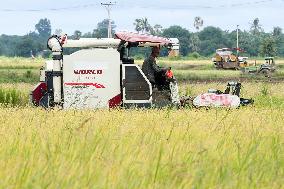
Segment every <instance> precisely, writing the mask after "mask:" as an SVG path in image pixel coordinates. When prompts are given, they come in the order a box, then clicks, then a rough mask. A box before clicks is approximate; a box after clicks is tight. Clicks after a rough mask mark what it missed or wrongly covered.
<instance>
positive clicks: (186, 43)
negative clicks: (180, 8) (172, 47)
mask: <svg viewBox="0 0 284 189" xmlns="http://www.w3.org/2000/svg"><path fill="white" fill-rule="evenodd" d="M162 35H163V36H164V37H168V38H178V40H179V44H180V54H181V55H182V56H186V55H187V54H188V53H189V52H190V33H189V31H188V30H187V29H185V28H182V27H180V26H177V25H175V26H170V27H169V28H166V29H164V31H163V34H162Z"/></svg>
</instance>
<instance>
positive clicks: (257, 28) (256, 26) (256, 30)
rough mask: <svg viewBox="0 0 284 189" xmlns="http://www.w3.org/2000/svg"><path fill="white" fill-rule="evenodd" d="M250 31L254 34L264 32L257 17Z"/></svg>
mask: <svg viewBox="0 0 284 189" xmlns="http://www.w3.org/2000/svg"><path fill="white" fill-rule="evenodd" d="M250 31H251V33H252V34H253V35H258V34H260V33H261V32H263V29H262V27H261V25H260V24H259V19H258V18H255V19H254V20H253V22H252V23H251V26H250Z"/></svg>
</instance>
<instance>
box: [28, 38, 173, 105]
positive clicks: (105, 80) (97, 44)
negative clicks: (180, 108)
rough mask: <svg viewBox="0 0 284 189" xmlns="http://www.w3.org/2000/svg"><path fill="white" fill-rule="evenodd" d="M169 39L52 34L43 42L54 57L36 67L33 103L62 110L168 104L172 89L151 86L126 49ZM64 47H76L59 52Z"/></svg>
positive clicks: (168, 44)
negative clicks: (76, 36)
mask: <svg viewBox="0 0 284 189" xmlns="http://www.w3.org/2000/svg"><path fill="white" fill-rule="evenodd" d="M172 43H173V42H172V41H171V40H170V39H168V38H162V37H157V36H152V35H142V34H137V33H131V32H118V33H116V34H115V38H101V39H97V38H81V39H79V40H69V39H67V35H64V36H62V37H59V36H56V35H53V36H51V37H50V38H49V39H48V42H47V46H48V48H49V49H50V50H51V51H52V60H49V61H46V62H45V66H44V67H43V68H42V69H41V70H40V82H39V83H38V84H37V85H36V86H35V87H34V89H33V90H32V92H31V95H30V96H31V101H32V103H33V104H34V105H35V106H41V107H44V108H52V107H62V108H63V109H70V108H71V109H83V108H87V109H96V108H114V107H126V108H128V107H163V106H168V105H171V99H170V91H169V90H159V89H156V88H153V86H152V85H151V83H150V82H149V80H148V79H147V77H146V76H145V74H144V73H143V72H142V70H141V68H140V67H139V65H137V64H135V63H134V59H133V58H131V57H130V56H129V51H130V48H132V47H153V46H160V47H162V46H164V47H167V48H171V47H172ZM64 48H80V50H78V51H76V52H74V53H72V54H70V55H63V50H64ZM175 50H176V51H177V50H178V49H177V46H175Z"/></svg>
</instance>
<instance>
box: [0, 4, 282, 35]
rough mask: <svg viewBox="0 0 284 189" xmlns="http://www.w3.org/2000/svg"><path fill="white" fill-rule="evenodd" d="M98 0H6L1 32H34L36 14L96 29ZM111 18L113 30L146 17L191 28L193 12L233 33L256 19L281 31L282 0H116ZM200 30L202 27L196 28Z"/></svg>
mask: <svg viewBox="0 0 284 189" xmlns="http://www.w3.org/2000/svg"><path fill="white" fill-rule="evenodd" d="M107 2H110V1H109V0H108V1H104V0H101V1H97V0H59V1H58V0H25V1H23V0H9V1H6V0H5V1H3V2H1V7H0V18H1V19H0V26H1V27H0V34H7V35H24V34H27V33H29V32H31V31H34V30H35V27H34V26H35V24H37V23H38V21H39V20H40V19H41V18H48V19H49V20H50V21H51V26H52V31H53V32H54V31H55V30H56V29H61V30H62V31H63V32H64V33H67V34H68V35H72V34H73V32H74V31H75V30H80V31H81V32H83V33H86V32H90V31H92V30H93V29H95V28H96V26H97V23H98V22H100V21H102V20H103V19H105V18H107V16H108V15H107V11H106V8H105V7H103V6H101V3H107ZM112 2H116V4H115V5H114V6H112V9H111V19H112V20H113V21H114V22H115V24H116V25H117V28H116V31H134V24H133V23H134V20H135V19H137V18H144V17H146V18H148V21H149V23H150V24H151V25H152V26H153V25H155V24H160V25H162V26H163V28H167V27H169V26H172V25H180V26H182V27H183V28H186V29H188V30H189V31H192V32H194V31H196V30H195V28H194V26H193V23H194V18H195V17H196V16H200V17H201V18H202V19H203V22H204V25H203V28H204V27H206V26H215V27H220V28H221V29H222V30H229V31H233V30H235V29H236V27H237V25H239V29H241V30H249V28H250V24H251V23H252V22H253V20H254V19H255V18H259V21H260V25H261V26H262V28H263V29H264V31H265V32H271V31H272V30H273V27H276V26H279V27H281V28H282V29H283V30H284V21H283V20H284V0H144V1H143V0H115V1H112ZM201 29H202V28H201Z"/></svg>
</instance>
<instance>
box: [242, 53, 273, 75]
mask: <svg viewBox="0 0 284 189" xmlns="http://www.w3.org/2000/svg"><path fill="white" fill-rule="evenodd" d="M264 60H265V63H263V64H261V65H260V66H257V65H256V61H255V64H254V66H249V67H245V68H243V69H242V72H243V73H252V74H261V75H264V76H266V77H269V76H270V75H271V73H273V72H274V71H275V70H276V66H275V61H274V58H273V57H265V58H264Z"/></svg>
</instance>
